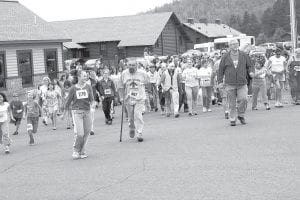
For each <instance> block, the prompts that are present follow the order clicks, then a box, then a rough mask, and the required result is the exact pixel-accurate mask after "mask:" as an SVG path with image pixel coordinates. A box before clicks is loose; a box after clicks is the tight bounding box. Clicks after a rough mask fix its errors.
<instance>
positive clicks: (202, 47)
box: [194, 42, 215, 55]
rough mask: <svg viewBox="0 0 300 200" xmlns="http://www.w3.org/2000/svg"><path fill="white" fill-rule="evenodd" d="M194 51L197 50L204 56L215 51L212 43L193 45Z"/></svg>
mask: <svg viewBox="0 0 300 200" xmlns="http://www.w3.org/2000/svg"><path fill="white" fill-rule="evenodd" d="M194 49H196V50H198V51H200V52H201V53H203V54H206V55H210V54H211V53H213V52H214V50H215V48H214V43H213V42H207V43H201V44H195V45H194Z"/></svg>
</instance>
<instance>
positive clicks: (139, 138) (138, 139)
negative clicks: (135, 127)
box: [137, 133, 144, 142]
mask: <svg viewBox="0 0 300 200" xmlns="http://www.w3.org/2000/svg"><path fill="white" fill-rule="evenodd" d="M137 141H138V142H143V141H144V139H143V136H142V133H139V134H138V136H137Z"/></svg>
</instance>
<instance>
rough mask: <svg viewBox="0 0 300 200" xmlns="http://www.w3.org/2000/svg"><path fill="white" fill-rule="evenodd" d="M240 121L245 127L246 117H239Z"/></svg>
mask: <svg viewBox="0 0 300 200" xmlns="http://www.w3.org/2000/svg"><path fill="white" fill-rule="evenodd" d="M238 120H240V122H241V124H243V125H245V124H246V120H245V118H244V117H238Z"/></svg>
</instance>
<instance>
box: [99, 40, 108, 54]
mask: <svg viewBox="0 0 300 200" xmlns="http://www.w3.org/2000/svg"><path fill="white" fill-rule="evenodd" d="M100 55H101V56H107V46H106V44H105V43H100Z"/></svg>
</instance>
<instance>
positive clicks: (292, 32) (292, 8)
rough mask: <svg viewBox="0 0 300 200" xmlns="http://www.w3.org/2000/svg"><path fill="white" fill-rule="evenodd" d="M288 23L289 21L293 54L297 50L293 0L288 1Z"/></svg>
mask: <svg viewBox="0 0 300 200" xmlns="http://www.w3.org/2000/svg"><path fill="white" fill-rule="evenodd" d="M290 21H291V42H292V53H294V52H295V49H296V48H297V42H298V36H297V21H296V13H295V0H290Z"/></svg>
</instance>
